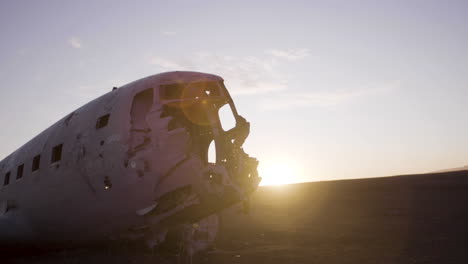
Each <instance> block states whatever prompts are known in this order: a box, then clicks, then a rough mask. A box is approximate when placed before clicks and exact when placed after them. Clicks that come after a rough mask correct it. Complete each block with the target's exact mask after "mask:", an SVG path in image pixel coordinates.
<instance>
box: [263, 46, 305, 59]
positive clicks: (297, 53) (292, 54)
mask: <svg viewBox="0 0 468 264" xmlns="http://www.w3.org/2000/svg"><path fill="white" fill-rule="evenodd" d="M265 53H266V54H269V55H271V56H274V57H277V58H281V59H286V60H290V61H295V60H300V59H304V58H306V57H308V56H309V55H310V52H309V50H308V49H288V50H279V49H269V50H266V51H265Z"/></svg>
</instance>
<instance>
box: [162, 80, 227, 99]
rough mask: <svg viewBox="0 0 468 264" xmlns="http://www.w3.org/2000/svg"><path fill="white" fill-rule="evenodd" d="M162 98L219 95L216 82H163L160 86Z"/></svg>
mask: <svg viewBox="0 0 468 264" xmlns="http://www.w3.org/2000/svg"><path fill="white" fill-rule="evenodd" d="M160 95H161V98H162V99H166V100H174V99H198V98H199V97H202V96H219V95H220V91H219V84H218V83H217V82H194V83H188V84H179V83H174V84H163V85H161V88H160Z"/></svg>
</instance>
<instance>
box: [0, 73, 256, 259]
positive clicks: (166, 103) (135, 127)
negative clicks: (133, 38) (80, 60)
mask: <svg viewBox="0 0 468 264" xmlns="http://www.w3.org/2000/svg"><path fill="white" fill-rule="evenodd" d="M223 106H224V107H228V108H230V110H231V112H232V115H233V117H234V118H235V121H236V125H235V127H234V128H232V129H230V130H227V131H225V130H223V126H222V125H223V124H222V123H221V121H220V117H219V115H218V111H219V109H220V108H221V107H223ZM248 134H249V123H248V122H247V121H246V120H245V119H244V118H243V117H241V116H240V115H239V114H238V113H237V110H236V108H235V106H234V103H233V101H232V99H231V97H230V95H229V94H228V92H227V90H226V88H225V87H224V84H223V79H222V78H220V77H218V76H215V75H211V74H204V73H197V72H167V73H161V74H156V75H153V76H149V77H147V78H144V79H141V80H138V81H135V82H132V83H130V84H127V85H125V86H123V87H121V88H118V89H116V88H115V89H113V90H112V91H111V92H109V93H107V94H105V95H103V96H101V97H99V98H97V99H95V100H94V101H92V102H90V103H88V104H86V105H84V106H83V107H81V108H79V109H77V110H76V111H74V112H72V113H70V114H69V115H67V116H66V117H65V118H63V119H62V120H60V121H58V122H57V123H55V124H54V125H53V126H51V127H50V128H48V129H47V130H45V131H44V132H42V133H41V134H39V135H38V136H36V137H35V138H34V139H32V140H31V141H29V142H28V143H27V144H25V145H24V146H22V147H21V148H19V149H18V150H17V151H15V152H14V153H12V154H11V155H9V156H8V157H7V158H5V159H4V160H3V161H1V162H0V187H1V189H0V243H2V244H16V243H25V244H28V243H33V244H35V245H39V244H49V243H51V244H63V243H67V242H78V243H81V242H83V243H87V242H91V241H103V240H107V239H119V238H128V239H143V240H145V241H146V243H147V244H148V246H150V247H157V246H159V245H161V244H162V243H164V241H165V240H166V238H167V237H168V236H170V235H171V236H176V237H179V241H183V245H184V248H185V250H186V251H187V252H188V253H189V254H192V253H195V252H198V251H200V250H203V249H206V248H207V247H208V246H209V244H210V243H211V242H213V240H214V238H215V237H216V234H217V232H218V226H219V219H218V217H217V214H218V213H219V212H220V211H221V210H223V209H224V208H227V207H229V206H231V205H234V204H239V203H241V202H244V201H247V199H248V196H249V194H250V193H251V192H253V191H254V190H255V189H256V188H257V186H258V183H259V182H260V177H258V174H257V165H258V161H257V160H256V159H254V158H251V157H249V156H248V155H247V154H246V153H245V152H244V151H243V149H242V145H243V143H244V141H245V139H246V138H247V136H248ZM210 145H211V146H212V147H214V148H215V152H216V160H215V161H212V162H209V160H208V149H209V147H210Z"/></svg>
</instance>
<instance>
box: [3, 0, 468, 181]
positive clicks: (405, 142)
mask: <svg viewBox="0 0 468 264" xmlns="http://www.w3.org/2000/svg"><path fill="white" fill-rule="evenodd" d="M0 36H1V41H0V111H1V113H2V114H1V115H0V124H2V129H1V132H0V142H1V145H2V147H1V149H0V159H1V158H3V157H5V156H7V155H8V154H9V153H11V152H12V151H14V150H15V149H16V148H18V147H20V146H21V145H22V144H24V143H25V142H27V141H28V140H29V139H31V138H32V137H33V136H35V135H36V134H38V133H39V132H41V131H42V130H44V129H45V128H47V127H48V126H50V125H51V124H52V123H54V122H55V121H57V120H58V119H60V118H61V117H63V116H65V115H66V114H67V113H69V112H71V111H73V110H74V109H76V108H77V107H79V106H81V105H82V104H84V103H86V102H87V101H89V100H91V99H93V98H95V97H97V96H98V95H101V94H103V93H105V92H108V91H109V90H110V89H111V88H112V87H113V86H121V85H123V84H126V83H128V82H130V81H134V80H137V79H139V78H142V77H145V76H147V75H151V74H155V73H159V72H164V71H171V70H195V71H203V72H210V73H214V74H218V75H220V76H222V77H223V78H224V79H225V83H226V85H227V87H228V89H229V90H230V91H231V93H232V95H233V98H234V100H235V102H236V104H237V107H238V110H239V112H240V113H241V114H242V115H243V116H245V117H246V118H247V119H248V120H249V121H250V122H251V127H252V128H251V136H250V137H249V139H248V140H247V142H246V146H245V148H246V151H247V152H249V153H250V154H252V155H253V156H256V157H258V158H259V159H260V161H261V163H262V166H263V167H262V170H263V171H268V168H269V169H270V170H271V168H274V169H275V170H276V171H284V173H285V175H284V177H285V178H287V179H288V181H314V180H328V179H338V178H357V177H373V176H384V175H394V174H403V173H419V172H427V171H432V170H438V169H444V168H451V167H460V166H463V165H467V164H468V122H467V117H466V115H467V113H468V52H467V47H468V1H428V0H425V1H408V0H406V1H376V0H374V1H350V0H345V1H329V0H327V1H292V0H289V1H272V0H270V1H241V0H237V1H232V2H231V3H227V2H225V1H214V0H213V1H200V0H197V1H174V0H172V1H116V0H112V1H17V0H11V1H8V0H0ZM282 164H284V165H282Z"/></svg>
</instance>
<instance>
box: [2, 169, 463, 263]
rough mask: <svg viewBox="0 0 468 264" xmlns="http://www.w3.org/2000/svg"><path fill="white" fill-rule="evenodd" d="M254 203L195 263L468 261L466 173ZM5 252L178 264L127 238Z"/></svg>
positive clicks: (227, 219) (316, 190)
mask: <svg viewBox="0 0 468 264" xmlns="http://www.w3.org/2000/svg"><path fill="white" fill-rule="evenodd" d="M251 202H252V205H251V212H250V215H244V214H242V213H240V212H237V211H238V209H237V208H234V209H232V210H230V211H229V212H226V213H224V214H223V215H222V223H223V228H222V229H223V230H222V231H223V232H222V234H221V235H220V237H219V240H218V242H217V244H216V248H215V250H213V251H211V252H209V253H208V254H205V255H203V256H200V257H199V258H198V259H197V261H196V262H198V263H209V264H211V263H213V264H214V263H244V264H247V263H265V264H266V263H438V264H439V263H468V171H461V172H448V173H439V174H425V175H413V176H400V177H388V178H375V179H359V180H346V181H333V182H316V183H303V184H295V185H287V186H276V187H273V186H272V187H261V188H259V190H258V191H257V192H256V193H255V194H254V195H253V197H252V200H251ZM3 251H4V252H5V250H3ZM4 252H3V253H2V255H5V253H4ZM9 255H10V256H8V257H7V258H6V259H5V257H4V258H3V260H2V261H1V262H0V263H46V264H52V263H54V264H55V263H70V264H71V263H180V262H181V261H180V260H178V259H177V258H173V259H161V258H160V257H159V256H158V255H157V254H156V253H152V252H148V251H145V250H143V249H141V248H137V247H136V246H134V245H126V244H119V245H106V246H98V247H93V248H77V249H68V250H55V251H47V252H27V251H24V250H18V252H15V253H11V252H10V253H9Z"/></svg>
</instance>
